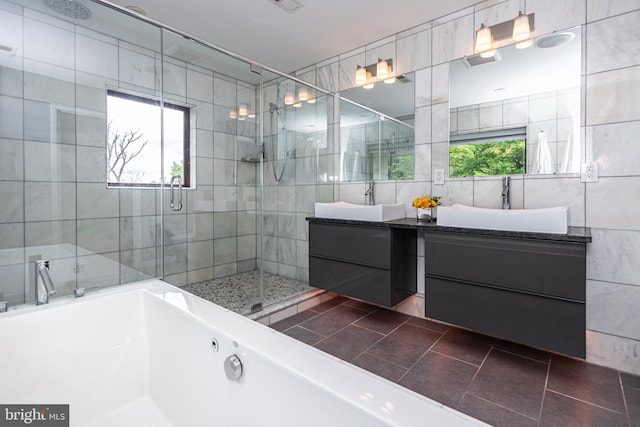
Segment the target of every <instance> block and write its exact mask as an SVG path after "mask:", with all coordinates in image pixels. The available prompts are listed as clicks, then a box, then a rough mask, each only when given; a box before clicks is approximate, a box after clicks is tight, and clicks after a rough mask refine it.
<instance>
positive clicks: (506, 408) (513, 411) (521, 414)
mask: <svg viewBox="0 0 640 427" xmlns="http://www.w3.org/2000/svg"><path fill="white" fill-rule="evenodd" d="M467 395H469V396H473V397H475V398H476V399H480V400H482V401H483V402H487V403H490V404H492V405H495V406H497V407H499V408H502V409H505V410H507V411H509V412H512V413H514V414H517V415H520V416H522V417H525V418H527V419H530V420H531V421H535V422H536V425H538V420H536V419H535V418H533V417H531V416H529V415H526V414H523V413H520V412H518V411H516V410H514V409H512V408H509V407H508V406H504V405H501V404H499V403H496V402H493V401H491V400H488V399H485V398H484V397H481V396H478V395H477V394H473V393H471V392H468V391H467V392H464V394H463V398H464V396H467ZM458 411H459V409H458ZM461 412H462V411H461ZM480 421H482V420H480Z"/></svg>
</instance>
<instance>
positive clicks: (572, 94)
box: [449, 27, 581, 176]
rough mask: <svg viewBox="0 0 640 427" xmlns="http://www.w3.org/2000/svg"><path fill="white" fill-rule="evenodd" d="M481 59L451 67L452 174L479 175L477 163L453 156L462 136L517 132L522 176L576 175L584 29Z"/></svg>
mask: <svg viewBox="0 0 640 427" xmlns="http://www.w3.org/2000/svg"><path fill="white" fill-rule="evenodd" d="M476 56H477V55H473V56H472V57H467V58H462V59H460V60H457V61H453V62H451V63H450V67H449V74H450V75H449V78H450V138H451V141H452V143H451V144H450V145H451V150H450V153H451V154H450V157H449V163H450V169H451V171H450V172H452V173H456V172H453V171H454V169H455V170H456V171H460V170H465V171H466V172H465V173H470V174H471V175H455V174H452V175H450V176H474V174H473V173H472V172H471V171H472V170H473V165H472V164H470V165H468V166H467V165H464V164H462V163H461V159H460V158H459V157H455V156H456V155H459V153H458V150H459V148H455V145H459V141H460V140H461V139H464V137H465V135H473V134H478V133H483V132H492V131H497V130H508V129H511V128H517V127H521V128H525V129H526V135H525V139H526V145H525V148H524V154H525V161H524V171H523V172H518V173H535V174H552V173H577V172H579V170H580V164H579V163H580V153H581V148H580V145H581V142H580V140H579V138H578V136H579V135H580V132H579V130H580V81H581V28H580V27H576V28H573V29H571V30H567V31H565V32H562V33H554V34H550V35H547V36H541V37H538V38H536V39H535V42H534V44H533V45H532V46H531V47H529V48H527V49H516V48H515V45H509V46H505V47H503V48H500V49H498V54H497V55H496V57H494V58H491V59H489V60H488V62H486V61H484V60H482V61H476V60H475V59H476V58H475V57H476ZM541 133H542V134H544V135H545V138H544V139H543V138H541V137H540V135H541ZM476 149H477V148H476ZM489 151H490V150H489ZM547 152H548V153H550V159H549V158H548V156H547V155H546V153H547ZM454 157H455V158H454ZM549 163H550V164H551V165H550V166H549ZM540 164H543V165H544V167H540ZM454 165H455V167H454ZM480 169H481V170H482V171H484V170H485V168H480ZM494 172H495V173H490V175H503V174H506V173H501V172H499V171H494ZM478 175H485V173H484V172H479V173H478Z"/></svg>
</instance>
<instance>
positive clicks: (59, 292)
mask: <svg viewBox="0 0 640 427" xmlns="http://www.w3.org/2000/svg"><path fill="white" fill-rule="evenodd" d="M0 22H2V23H3V25H2V26H0V45H2V46H1V47H2V49H0V52H2V53H0V153H1V154H0V192H1V193H2V194H3V197H4V200H5V201H6V203H5V206H4V207H3V209H2V211H1V212H0V277H1V278H2V279H1V282H0V301H7V302H8V303H9V306H15V305H20V304H35V301H36V283H37V281H38V279H40V280H41V278H42V277H43V276H44V275H45V274H44V273H46V274H47V275H48V276H49V277H50V279H51V284H52V285H53V286H54V287H55V291H56V293H55V295H51V296H50V298H59V297H65V296H69V295H73V294H74V293H78V292H83V291H84V292H91V291H92V290H93V289H96V288H102V287H108V286H114V285H119V284H124V283H129V282H132V281H138V280H143V279H147V278H157V277H159V278H163V279H164V280H165V281H167V282H169V283H172V284H175V285H178V286H181V287H187V288H189V287H192V288H193V289H194V290H198V289H205V290H206V293H207V297H210V298H212V299H213V300H214V302H219V303H220V304H222V305H225V304H226V303H227V300H233V304H234V305H233V309H234V310H236V311H239V312H243V313H247V312H249V311H251V310H256V309H260V308H261V307H262V306H264V305H268V304H270V303H273V302H276V301H278V300H280V299H282V298H286V297H288V296H289V294H294V293H296V292H304V291H305V290H307V289H309V288H308V287H307V285H306V282H307V281H308V267H307V232H306V221H305V217H306V216H308V215H309V214H311V213H312V212H313V202H314V201H315V200H316V198H317V195H322V194H333V188H332V187H333V183H329V182H324V181H322V180H320V179H318V177H319V176H326V175H327V173H329V174H332V172H331V171H330V170H329V169H330V168H331V167H332V159H333V153H332V148H333V146H334V144H333V132H332V131H331V127H332V125H333V117H332V111H333V96H332V95H330V94H327V93H326V92H324V91H322V90H321V89H319V88H317V87H315V86H313V85H310V84H305V83H303V82H302V81H300V80H297V79H295V78H293V77H289V76H286V75H284V74H282V73H280V72H278V71H276V70H273V69H270V68H268V67H265V66H262V65H261V64H257V63H254V62H252V61H250V60H248V59H245V58H242V57H240V56H238V55H235V54H233V53H231V52H227V51H224V50H222V49H219V48H216V47H215V46H214V45H211V44H209V43H207V42H204V41H201V40H197V39H194V38H193V37H190V36H188V35H186V34H184V33H182V32H181V31H179V30H177V29H172V28H167V27H164V26H162V25H161V24H158V23H156V22H153V21H151V20H147V19H145V18H143V17H140V16H138V15H135V14H133V13H131V12H130V11H128V10H125V9H120V8H118V7H116V6H113V5H111V4H108V3H104V2H101V1H89V0H87V1H77V2H76V1H65V0H59V1H56V0H44V1H43V0H13V1H9V0H0ZM213 42H215V41H213ZM241 159H251V161H241ZM45 263H46V265H47V266H48V267H47V271H46V272H42V271H41V270H39V269H38V268H39V267H38V266H42V265H45ZM272 284H273V286H272V287H275V288H284V289H286V292H285V294H282V295H280V294H277V293H276V292H272V290H270V289H268V286H271V285H272ZM214 290H215V291H216V292H213V291H214ZM217 291H220V292H217ZM203 292H204V291H203ZM216 295H218V296H216ZM219 295H225V297H224V298H223V297H220V296H219Z"/></svg>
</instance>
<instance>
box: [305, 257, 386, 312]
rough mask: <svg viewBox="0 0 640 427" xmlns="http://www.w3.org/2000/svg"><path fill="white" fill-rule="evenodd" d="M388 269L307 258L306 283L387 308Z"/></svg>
mask: <svg viewBox="0 0 640 427" xmlns="http://www.w3.org/2000/svg"><path fill="white" fill-rule="evenodd" d="M390 281H391V272H390V270H386V269H380V268H375V267H367V266H364V265H358V264H349V263H345V262H340V261H334V260H329V259H325V258H316V257H314V256H310V257H309V285H311V286H314V287H316V288H320V289H326V290H329V291H332V292H336V293H339V294H342V295H348V296H351V297H354V298H359V299H363V300H366V301H371V302H373V303H375V304H380V305H384V306H387V307H390V306H391V305H392V301H391V286H390Z"/></svg>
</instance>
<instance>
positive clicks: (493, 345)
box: [456, 343, 496, 408]
mask: <svg viewBox="0 0 640 427" xmlns="http://www.w3.org/2000/svg"><path fill="white" fill-rule="evenodd" d="M495 346H496V345H495V343H491V347H490V348H489V351H487V354H485V355H484V358H483V359H482V362H480V365H479V366H478V369H476V373H475V374H473V378H471V381H470V382H469V385H468V386H467V388H466V389H465V390H464V393H462V397H461V398H460V400H459V401H458V403H457V404H456V408H457V407H459V406H460V404H461V403H462V399H464V396H465V394H472V393H470V390H469V389H470V388H471V384H473V382H474V381H475V380H476V378H477V377H478V374H479V373H480V369H482V367H483V366H484V362H486V361H487V358H488V357H489V354H490V353H491V350H493V349H494V348H495ZM467 363H468V362H467ZM471 365H473V364H471ZM473 366H476V365H473Z"/></svg>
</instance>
